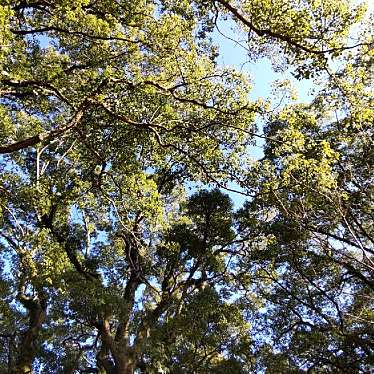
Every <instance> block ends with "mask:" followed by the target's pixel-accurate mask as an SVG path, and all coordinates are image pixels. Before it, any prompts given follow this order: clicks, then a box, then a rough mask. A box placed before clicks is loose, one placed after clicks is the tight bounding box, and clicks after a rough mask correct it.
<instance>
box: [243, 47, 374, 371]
mask: <svg viewBox="0 0 374 374" xmlns="http://www.w3.org/2000/svg"><path fill="white" fill-rule="evenodd" d="M372 56H373V50H372V49H370V48H366V47H365V48H363V49H361V50H360V52H359V54H357V55H356V56H354V57H353V56H349V58H348V60H346V61H345V65H344V66H343V67H342V68H341V69H340V70H339V71H338V72H337V73H335V74H332V73H331V72H330V71H328V70H327V73H328V76H329V80H328V82H327V84H326V88H325V89H324V90H322V92H321V93H320V95H317V96H316V98H315V99H314V102H313V103H311V104H310V105H307V106H306V105H289V106H288V107H286V108H284V109H282V110H281V111H280V112H279V113H276V114H273V115H271V116H270V117H269V123H268V126H267V127H266V130H265V131H266V134H267V139H268V142H267V144H266V146H265V157H264V158H263V159H262V160H260V161H259V162H258V164H256V165H255V166H254V168H253V171H252V173H254V174H253V175H252V176H251V175H249V176H248V180H247V182H248V188H256V189H257V193H256V197H255V198H254V199H253V200H252V201H250V202H247V203H246V205H245V206H244V207H243V208H242V209H241V211H240V212H238V222H239V229H240V232H241V234H242V236H243V237H244V238H246V240H248V241H249V242H250V243H251V244H250V245H248V248H247V250H248V257H247V258H246V259H245V261H244V262H245V263H246V264H247V266H248V269H251V270H249V273H252V274H258V277H257V278H256V275H254V276H253V278H252V281H253V283H250V284H246V287H247V288H248V287H255V289H256V294H257V295H261V298H262V299H263V303H264V305H266V309H267V311H266V313H265V315H266V319H264V318H261V317H260V318H259V319H260V321H261V323H260V324H259V325H261V328H262V329H266V330H267V331H268V334H269V336H272V339H273V344H274V345H273V346H272V347H270V348H269V346H268V344H264V343H260V344H259V347H260V346H261V348H260V351H261V350H262V353H261V354H263V355H264V356H265V358H264V360H265V362H267V364H265V366H266V365H269V366H268V368H269V372H273V370H274V368H273V366H271V365H272V364H271V361H275V362H276V363H278V362H279V361H284V362H286V363H287V362H288V365H291V366H289V368H290V369H291V368H292V367H297V368H303V369H306V370H309V371H310V372H342V373H345V372H347V373H348V372H349V373H361V372H369V371H370V370H371V368H372V367H373V363H374V361H373V359H374V352H373V349H372V347H373V343H374V336H373V331H372V327H371V326H372V323H373V314H372V306H373V296H372V295H373V290H374V288H373V286H374V283H373V281H374V278H373V276H374V272H373V270H374V268H373V265H374V263H373V260H374V258H373V255H374V251H373V249H374V247H373V244H374V235H373V234H374V233H373V230H372V229H373V215H372V197H373V185H372V170H373V151H372V150H373V123H372V118H373V112H372V107H373V90H372V86H371V80H370V79H371V76H370V74H371V71H370V69H371V65H370V63H369V60H372ZM326 69H327V68H326ZM253 242H255V245H253V244H252V243H253ZM264 283H265V285H264ZM253 313H254V314H256V313H258V311H256V310H254V311H253ZM274 348H276V349H277V352H275V350H274ZM276 365H277V364H276ZM282 372H283V371H282ZM297 372H298V371H297Z"/></svg>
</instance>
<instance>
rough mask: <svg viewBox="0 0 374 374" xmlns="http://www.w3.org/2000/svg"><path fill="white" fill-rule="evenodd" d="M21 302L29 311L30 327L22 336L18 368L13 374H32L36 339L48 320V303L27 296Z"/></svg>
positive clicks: (41, 299) (22, 297)
mask: <svg viewBox="0 0 374 374" xmlns="http://www.w3.org/2000/svg"><path fill="white" fill-rule="evenodd" d="M20 301H21V303H22V305H23V306H24V307H25V308H26V309H27V310H28V315H29V326H28V328H27V330H26V331H25V332H24V333H23V334H22V339H21V342H20V344H19V346H18V357H17V361H16V367H15V369H14V370H13V371H12V374H32V372H33V371H32V365H33V361H34V358H35V355H36V351H37V347H36V339H37V337H38V334H39V331H40V329H41V327H42V324H43V323H44V321H45V318H46V311H47V302H46V300H45V299H43V298H39V299H36V300H35V299H30V298H26V297H25V296H21V297H20Z"/></svg>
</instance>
